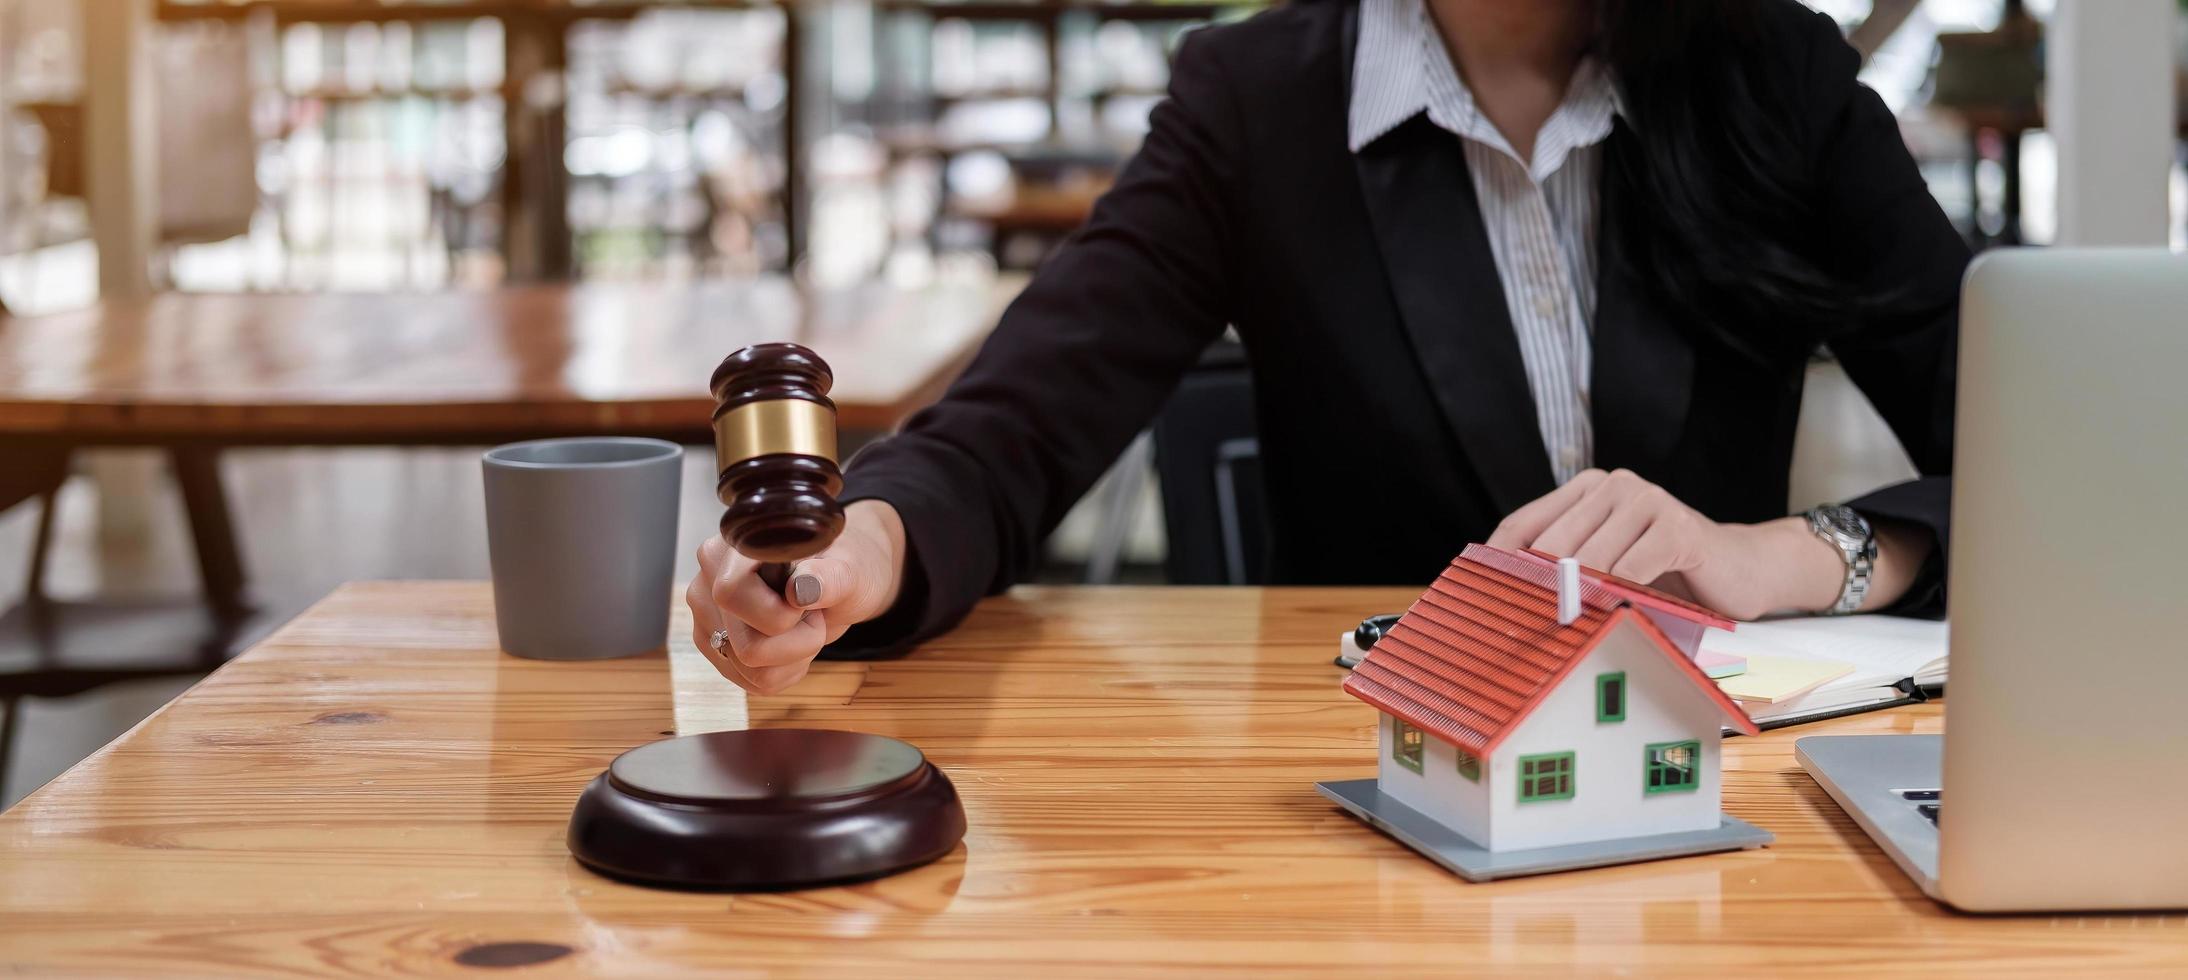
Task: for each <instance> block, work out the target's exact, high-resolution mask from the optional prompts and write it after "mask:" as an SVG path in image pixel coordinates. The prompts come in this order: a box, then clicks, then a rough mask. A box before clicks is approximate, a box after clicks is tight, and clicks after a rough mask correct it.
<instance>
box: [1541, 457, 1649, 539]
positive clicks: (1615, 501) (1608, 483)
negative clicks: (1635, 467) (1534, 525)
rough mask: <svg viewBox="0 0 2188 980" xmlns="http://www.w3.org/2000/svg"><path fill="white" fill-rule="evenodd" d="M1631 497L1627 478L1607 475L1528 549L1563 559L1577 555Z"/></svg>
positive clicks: (1547, 528)
mask: <svg viewBox="0 0 2188 980" xmlns="http://www.w3.org/2000/svg"><path fill="white" fill-rule="evenodd" d="M1631 496H1632V490H1631V488H1630V487H1629V486H1627V482H1626V481H1625V480H1624V479H1622V478H1620V477H1618V476H1616V475H1615V474H1614V475H1610V476H1605V477H1603V478H1602V479H1600V480H1597V481H1596V482H1595V485H1594V486H1591V487H1589V488H1588V492H1586V493H1584V494H1581V495H1580V499H1578V500H1576V501H1574V502H1573V504H1572V506H1570V507H1567V508H1565V512H1564V513H1562V514H1559V515H1558V516H1557V519H1556V520H1553V521H1551V522H1550V525H1549V526H1548V527H1545V528H1543V529H1542V533H1541V534H1538V535H1536V536H1535V539H1534V540H1533V541H1532V542H1529V543H1528V547H1530V548H1535V549H1537V550H1540V551H1547V552H1549V553H1550V554H1553V555H1558V556H1560V557H1562V556H1566V555H1570V554H1573V553H1574V552H1576V551H1579V550H1580V545H1581V543H1582V542H1585V541H1587V540H1588V538H1590V537H1591V536H1593V535H1594V534H1595V532H1596V529H1597V528H1600V527H1602V526H1603V522H1604V521H1606V520H1608V519H1609V518H1610V516H1611V512H1612V511H1614V510H1617V509H1618V508H1619V507H1622V506H1625V505H1626V503H1627V501H1628V498H1629V497H1631Z"/></svg>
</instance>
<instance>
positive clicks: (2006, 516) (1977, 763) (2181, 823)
mask: <svg viewBox="0 0 2188 980" xmlns="http://www.w3.org/2000/svg"><path fill="white" fill-rule="evenodd" d="M1960 322H1961V336H1960V375H1959V377H1960V385H1959V398H1960V402H1959V412H1958V414H1957V419H1958V428H1957V430H1956V443H1955V452H1956V455H1955V458H1954V474H1955V478H1954V499H1953V531H1952V547H1951V554H1950V555H1949V556H1948V560H1949V562H1950V571H1951V582H1952V600H1951V603H1952V613H1951V615H1952V639H1951V645H1952V653H1951V660H1952V682H1951V685H1950V687H1949V690H1948V696H1947V698H1946V701H1945V734H1944V735H1943V736H1934V735H1932V736H1925V735H1877V736H1812V737H1809V738H1803V739H1800V740H1799V741H1797V742H1796V743H1794V744H1795V746H1796V754H1797V757H1798V758H1799V760H1800V764H1801V766H1802V767H1803V768H1805V769H1807V770H1808V772H1809V774H1810V775H1812V776H1814V777H1815V779H1816V782H1818V783H1820V784H1821V785H1822V786H1823V788H1824V789H1825V790H1826V791H1827V792H1829V793H1830V794H1831V797H1832V798H1833V799H1835V800H1837V801H1838V803H1839V805H1840V806H1842V807H1844V808H1845V809H1846V812H1847V813H1849V814H1851V815H1852V816H1853V818H1854V820H1855V822H1857V823H1859V824H1860V825H1861V828H1862V829H1863V830H1865V831H1867V832H1868V833H1869V836H1871V837H1874V838H1876V841H1877V843H1878V845H1880V846H1881V847H1883V849H1884V850H1885V851H1886V852H1887V853H1889V854H1890V855H1891V856H1892V860H1894V861H1896V862H1898V863H1899V866H1900V868H1902V869H1904V870H1905V871H1906V872H1907V874H1909V875H1910V876H1912V877H1913V878H1914V879H1915V881H1916V882H1918V883H1920V885H1921V887H1922V890H1923V891H1924V892H1926V893H1928V894H1929V895H1930V896H1931V897H1933V898H1936V899H1939V900H1941V901H1943V902H1945V903H1947V904H1949V905H1952V906H1953V907H1955V908H1958V909H1962V910H1965V911H1970V912H2015V911H2039V910H2041V911H2083V910H2100V909H2180V908H2188V255H2173V254H2169V253H2166V252H2162V251H2145V250H2132V249H2117V250H2112V249H2089V250H2073V249H2042V250H2035V249H2027V250H2009V251H1996V252H1990V253H1986V254H1985V255H1983V256H1982V257H1980V258H1978V259H1977V260H1976V262H1975V264H1974V266H1973V267H1972V268H1970V269H1969V271H1968V277H1967V281H1966V283H1965V285H1964V287H1963V294H1962V303H1961V321H1960Z"/></svg>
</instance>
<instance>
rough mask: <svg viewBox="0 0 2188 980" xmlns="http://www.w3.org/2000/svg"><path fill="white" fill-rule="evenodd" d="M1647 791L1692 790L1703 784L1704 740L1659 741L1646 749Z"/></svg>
mask: <svg viewBox="0 0 2188 980" xmlns="http://www.w3.org/2000/svg"><path fill="white" fill-rule="evenodd" d="M1641 759H1642V764H1643V768H1644V770H1645V775H1644V777H1643V780H1642V783H1641V788H1642V791H1643V792H1646V793H1692V792H1694V791H1695V789H1696V788H1698V787H1700V786H1701V785H1702V743H1700V742H1657V743H1655V744H1653V745H1650V746H1649V747H1648V748H1647V749H1645V750H1643V753H1642V756H1641Z"/></svg>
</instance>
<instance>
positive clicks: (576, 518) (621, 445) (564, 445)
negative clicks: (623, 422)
mask: <svg viewBox="0 0 2188 980" xmlns="http://www.w3.org/2000/svg"><path fill="white" fill-rule="evenodd" d="M683 461H684V450H683V448H682V447H680V446H678V445H676V444H675V443H673V442H663V441H661V440H659V439H623V438H600V439H540V440H536V441H533V442H513V443H510V444H509V445H506V446H496V447H494V448H493V449H490V450H487V452H486V456H485V459H484V466H485V469H486V550H487V556H488V558H489V559H490V560H491V561H492V563H493V569H494V623H495V625H496V626H497V627H499V629H500V632H501V648H502V649H503V650H506V651H508V652H510V653H513V654H515V655H517V656H519V657H529V658H531V659H534V660H601V659H606V658H609V657H627V656H630V655H632V654H638V653H646V652H648V651H652V650H659V649H661V648H662V647H663V646H664V645H665V644H666V643H667V640H668V632H669V600H670V598H671V596H672V595H673V589H674V588H675V583H674V581H673V579H674V577H675V574H676V508H677V502H678V493H677V484H678V483H679V482H680V481H681V478H682V476H683V472H684V467H683Z"/></svg>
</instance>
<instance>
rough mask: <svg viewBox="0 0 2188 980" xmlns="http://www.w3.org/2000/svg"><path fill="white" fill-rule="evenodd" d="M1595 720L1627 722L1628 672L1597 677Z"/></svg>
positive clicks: (1598, 675)
mask: <svg viewBox="0 0 2188 980" xmlns="http://www.w3.org/2000/svg"><path fill="white" fill-rule="evenodd" d="M1595 720H1597V721H1625V720H1626V672H1625V671H1619V672H1618V673H1615V674H1597V675H1595Z"/></svg>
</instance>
